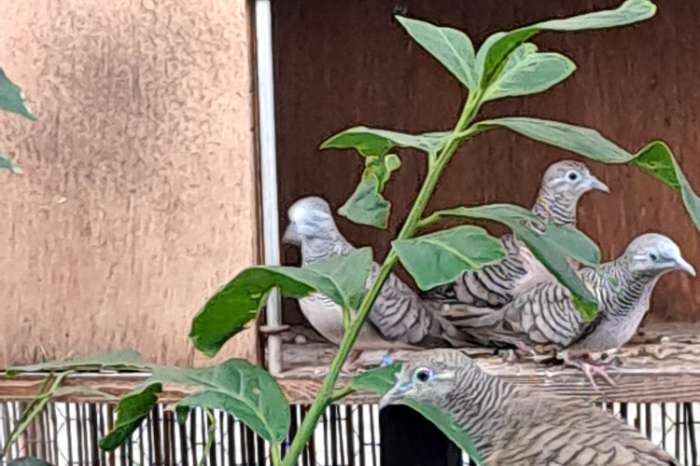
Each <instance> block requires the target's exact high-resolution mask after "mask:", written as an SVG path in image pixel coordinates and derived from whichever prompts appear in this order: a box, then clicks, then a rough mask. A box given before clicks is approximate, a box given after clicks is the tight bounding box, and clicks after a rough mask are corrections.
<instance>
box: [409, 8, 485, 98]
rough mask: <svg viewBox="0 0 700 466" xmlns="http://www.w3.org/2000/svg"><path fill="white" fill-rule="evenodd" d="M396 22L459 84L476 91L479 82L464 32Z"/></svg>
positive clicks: (424, 23) (427, 24) (418, 23)
mask: <svg viewBox="0 0 700 466" xmlns="http://www.w3.org/2000/svg"><path fill="white" fill-rule="evenodd" d="M396 19H397V20H398V22H399V23H401V26H403V27H404V29H406V32H408V34H409V35H410V36H411V37H412V38H413V39H414V40H415V41H416V42H418V43H419V44H420V45H421V47H423V48H424V49H425V50H427V51H428V52H429V53H430V54H431V55H432V56H433V57H435V58H436V59H437V61H439V62H440V63H442V65H443V66H444V67H445V68H447V69H448V70H449V71H450V73H452V74H453V75H454V77H455V78H457V79H458V80H459V81H460V82H461V83H462V84H464V85H465V86H466V87H467V88H468V89H476V88H477V86H478V84H479V80H478V76H477V71H476V68H475V66H474V46H473V45H472V41H471V40H470V39H469V37H468V36H467V35H466V34H465V33H464V32H462V31H459V30H457V29H452V28H448V27H439V26H435V25H433V24H430V23H427V22H425V21H419V20H417V19H411V18H406V17H403V16H396Z"/></svg>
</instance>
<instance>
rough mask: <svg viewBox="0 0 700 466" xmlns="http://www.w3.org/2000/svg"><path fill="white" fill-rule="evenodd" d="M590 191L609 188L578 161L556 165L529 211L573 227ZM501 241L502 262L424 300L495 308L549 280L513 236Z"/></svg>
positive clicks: (543, 181) (543, 268) (547, 172)
mask: <svg viewBox="0 0 700 466" xmlns="http://www.w3.org/2000/svg"><path fill="white" fill-rule="evenodd" d="M590 190H599V191H604V192H608V187H607V186H606V185H605V184H603V183H602V182H601V181H600V180H598V179H597V178H596V177H595V176H593V175H592V174H591V173H590V171H589V170H588V168H587V167H586V166H585V165H584V164H582V163H580V162H575V161H572V160H564V161H561V162H556V163H554V164H552V165H550V166H549V168H548V169H547V170H546V171H545V174H544V176H543V177H542V184H541V187H540V191H539V194H538V196H537V200H536V201H535V204H534V206H533V207H532V212H533V213H534V214H535V215H537V216H538V217H539V218H541V219H542V220H543V221H548V222H552V223H554V224H556V225H570V226H575V225H576V207H577V205H578V201H579V199H580V198H581V196H583V195H584V194H585V193H586V192H588V191H590ZM501 242H502V244H503V247H504V249H505V250H506V254H507V255H506V257H505V259H504V260H503V261H501V262H499V263H497V264H493V265H488V266H486V267H484V268H482V269H480V270H478V271H476V272H466V273H464V274H463V275H462V276H461V277H459V278H458V279H457V280H456V281H455V282H454V283H450V284H447V285H443V286H440V287H437V288H434V289H433V290H430V291H428V292H427V293H426V294H425V297H426V298H427V299H431V300H435V301H438V302H441V303H445V304H467V305H470V306H477V307H489V308H498V307H500V306H503V305H505V304H507V303H509V302H510V301H512V299H513V296H515V295H517V294H518V293H519V292H521V291H522V290H523V289H525V288H528V287H530V286H532V285H533V284H535V283H538V282H541V281H548V280H549V279H551V274H550V273H549V272H548V271H547V269H546V268H545V267H544V266H543V265H542V264H541V263H540V262H539V261H538V260H537V259H535V257H534V256H533V255H532V253H531V252H530V251H529V250H528V248H527V246H525V245H523V244H522V243H521V242H520V241H518V240H517V239H516V238H515V237H513V236H512V235H505V236H503V237H502V238H501Z"/></svg>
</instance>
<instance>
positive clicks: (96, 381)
mask: <svg viewBox="0 0 700 466" xmlns="http://www.w3.org/2000/svg"><path fill="white" fill-rule="evenodd" d="M295 331H296V330H295V329H292V330H291V332H295ZM303 331H304V330H302V332H303ZM699 335H700V324H693V325H682V326H681V325H676V324H671V325H668V324H661V325H659V324H655V325H653V326H651V327H650V328H648V329H646V330H644V331H643V332H642V333H641V334H640V335H638V336H637V337H635V339H634V340H633V342H632V343H630V344H629V345H627V346H625V347H624V348H623V349H622V350H621V351H619V352H618V353H616V354H614V355H610V357H612V358H614V364H616V365H617V366H618V367H616V368H613V369H610V370H609V373H610V375H611V376H612V377H613V379H614V380H615V382H616V383H617V386H615V387H612V386H608V385H606V384H605V383H602V382H601V383H600V391H597V392H596V391H594V390H592V389H591V387H590V385H589V384H588V382H587V381H586V379H585V377H584V376H583V374H582V373H581V372H580V371H579V370H577V369H572V368H565V367H563V366H562V365H560V364H556V363H554V362H551V361H550V362H547V363H542V362H533V361H524V362H504V360H503V358H501V357H500V356H496V355H494V354H493V350H491V349H486V348H468V349H464V350H463V351H465V353H467V354H469V355H470V356H471V357H472V358H474V360H475V361H476V362H477V363H478V364H479V365H480V366H481V367H482V368H483V369H484V370H486V371H487V372H489V373H491V374H494V375H497V376H500V377H503V378H505V379H506V380H508V381H510V382H513V383H516V384H523V385H528V386H532V387H533V388H536V389H538V390H546V391H549V392H552V393H557V394H560V395H566V396H575V397H580V398H582V399H586V400H590V401H614V402H631V403H635V402H637V403H657V402H668V403H672V402H686V401H699V402H700V336H699ZM335 351H336V350H335V348H333V347H331V346H330V345H328V344H324V343H318V342H308V343H307V344H305V345H299V344H289V343H287V344H285V345H284V346H283V353H284V354H285V360H284V363H285V370H284V372H283V373H282V374H281V375H280V376H279V377H278V378H277V380H278V382H279V383H280V385H281V386H282V389H283V390H284V392H285V394H286V395H287V398H288V399H289V401H290V402H291V403H294V404H310V403H311V402H312V401H313V400H314V398H315V396H316V394H317V393H318V390H319V388H320V385H321V382H322V379H323V377H324V376H325V374H326V371H327V370H328V366H329V364H330V360H331V358H332V357H333V355H334V354H335ZM412 355H413V353H412V352H410V351H398V352H395V353H393V356H394V357H395V359H396V360H398V361H402V360H407V359H410V358H411V357H412ZM382 356H383V353H382V352H381V351H367V352H365V353H364V354H363V356H362V357H361V358H360V360H359V362H358V363H357V364H358V368H357V369H353V370H352V371H350V370H347V371H344V372H343V374H342V375H341V380H340V382H339V383H340V384H342V383H343V382H345V381H347V380H348V378H349V377H351V376H353V375H355V374H357V373H359V371H361V370H364V369H367V368H370V367H376V366H377V364H378V363H379V362H380V361H381V358H382ZM43 377H44V376H43V375H37V374H24V375H21V376H20V377H18V378H15V379H7V378H5V377H2V376H0V399H18V400H27V399H31V398H32V397H34V396H35V395H36V393H37V392H38V390H39V389H40V387H41V385H42V380H43ZM144 378H145V376H143V375H133V374H131V375H129V374H99V375H98V374H89V373H80V374H77V375H72V376H70V377H68V378H67V379H66V382H65V384H66V385H71V386H76V385H86V386H89V387H91V388H95V389H98V390H101V391H103V392H106V393H111V394H113V395H115V396H117V397H118V396H121V395H123V394H125V393H126V392H128V391H129V390H131V389H132V388H133V387H134V386H135V385H136V384H137V383H140V382H142V381H143V380H144ZM193 391H194V390H193V388H191V387H178V386H168V385H166V386H165V391H164V393H163V396H162V401H163V402H165V403H170V402H173V401H176V400H178V399H180V398H181V397H183V396H186V395H188V394H191V393H193ZM62 399H66V400H70V401H87V400H93V401H94V400H95V398H94V396H85V395H80V394H71V395H70V396H66V397H63V398H62ZM377 401H378V399H377V397H376V396H375V395H373V394H370V393H363V392H358V393H354V394H352V395H351V396H349V397H347V398H345V399H344V400H343V401H342V403H352V404H360V403H376V402H377Z"/></svg>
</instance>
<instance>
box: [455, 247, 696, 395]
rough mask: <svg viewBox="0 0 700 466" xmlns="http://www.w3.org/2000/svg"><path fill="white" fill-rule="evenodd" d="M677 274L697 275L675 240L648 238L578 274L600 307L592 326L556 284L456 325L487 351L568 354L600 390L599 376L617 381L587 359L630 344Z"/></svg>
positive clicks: (468, 315) (473, 313)
mask: <svg viewBox="0 0 700 466" xmlns="http://www.w3.org/2000/svg"><path fill="white" fill-rule="evenodd" d="M673 270H680V271H684V272H686V273H688V274H690V275H693V276H694V275H695V269H694V268H693V266H692V265H690V264H689V263H688V262H687V261H686V260H685V259H684V258H683V256H682V255H681V251H680V248H679V247H678V245H676V243H674V242H673V240H671V239H670V238H668V237H667V236H664V235H661V234H658V233H647V234H643V235H641V236H638V237H637V238H635V239H634V240H633V241H632V242H631V243H630V244H629V245H628V246H627V249H626V250H625V252H624V253H623V254H622V255H621V256H620V257H618V258H617V259H616V260H614V261H611V262H607V263H605V264H601V265H600V266H599V267H598V268H592V267H583V268H581V270H579V271H578V273H579V276H580V278H581V279H582V281H583V282H584V284H585V285H586V286H587V287H588V289H589V290H590V291H591V292H592V293H593V295H594V296H595V297H596V300H597V301H598V308H599V309H598V314H597V315H596V317H595V319H594V320H593V321H592V322H586V321H584V319H583V318H582V317H581V314H580V313H579V312H578V311H577V310H576V307H575V304H574V299H573V297H572V295H571V292H570V291H569V290H568V289H567V288H565V287H564V286H563V285H561V284H559V283H558V282H556V281H555V280H551V281H549V282H541V283H538V284H536V285H534V286H533V287H531V288H530V289H529V290H527V291H526V292H524V293H522V294H520V295H518V296H516V297H515V299H514V300H513V301H512V302H510V303H509V304H507V305H506V306H503V307H502V308H500V309H495V310H485V309H483V308H472V307H467V308H465V309H462V310H461V311H460V312H461V313H462V318H461V319H457V320H454V321H452V322H453V323H454V324H455V325H456V326H457V327H458V328H459V329H460V331H461V332H462V333H464V334H467V335H469V337H471V338H472V339H474V340H476V341H478V342H479V343H481V344H484V345H489V346H491V345H495V346H501V345H506V346H515V347H517V348H520V349H528V348H530V347H531V346H535V345H546V346H554V347H556V348H559V349H562V350H565V351H563V355H564V361H565V362H566V363H567V364H570V365H574V366H577V367H579V368H580V369H582V370H583V371H584V373H585V374H586V376H587V377H588V379H589V380H590V381H591V384H592V385H593V386H594V387H595V383H594V382H593V374H595V373H597V374H599V375H601V376H602V377H604V378H605V379H606V380H608V382H610V383H612V381H611V380H610V378H609V377H608V376H607V374H606V373H605V370H604V369H603V368H602V367H600V366H596V365H594V364H591V363H589V362H586V360H585V359H586V356H587V355H588V354H589V353H599V352H604V351H609V350H613V349H617V348H619V347H621V346H622V345H624V344H625V343H627V342H628V341H629V340H630V338H632V336H633V335H634V334H635V332H636V331H637V328H638V327H639V324H640V323H641V321H642V318H643V317H644V315H645V314H646V312H647V311H648V309H649V302H650V298H651V294H652V291H653V290H654V287H655V286H656V283H657V282H658V280H659V278H660V277H661V276H662V275H664V274H665V273H667V272H671V271H673Z"/></svg>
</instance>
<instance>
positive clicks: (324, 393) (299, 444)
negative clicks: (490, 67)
mask: <svg viewBox="0 0 700 466" xmlns="http://www.w3.org/2000/svg"><path fill="white" fill-rule="evenodd" d="M480 105H481V92H480V91H479V90H477V91H476V92H474V93H470V94H469V98H468V99H467V102H466V103H465V104H464V108H463V109H462V114H461V115H460V117H459V120H458V121H457V124H456V125H455V127H454V129H453V131H452V135H451V136H450V139H449V140H448V141H447V143H446V144H445V146H444V147H443V148H442V150H441V151H440V152H439V153H437V154H436V155H430V156H429V159H428V162H429V163H428V174H427V176H426V178H425V180H424V181H423V186H421V189H420V192H419V193H418V196H417V197H416V200H415V202H414V204H413V207H412V208H411V211H410V212H409V214H408V217H407V218H406V221H405V222H404V224H403V227H402V228H401V231H400V232H399V235H398V237H397V239H408V238H410V237H412V236H413V234H414V233H415V232H416V229H417V228H418V226H419V224H420V223H421V218H422V216H423V213H424V212H425V208H426V207H427V205H428V201H429V200H430V198H431V196H432V194H433V191H435V187H436V186H437V183H438V181H439V180H440V176H441V175H442V172H443V171H444V170H445V168H446V167H447V164H448V163H449V162H450V159H451V158H452V156H453V155H454V153H455V151H456V150H457V147H459V144H460V143H461V142H463V141H464V140H465V139H466V138H467V137H468V136H469V131H467V128H469V125H470V123H471V122H472V120H473V119H474V117H475V116H476V114H477V113H478V111H479V107H480ZM397 261H398V255H397V254H396V251H394V250H393V249H392V250H391V251H389V254H387V256H386V258H385V259H384V263H382V265H381V267H380V268H379V272H378V273H377V278H376V279H375V281H374V283H373V284H372V286H371V287H370V289H369V291H368V292H367V293H366V294H365V296H364V298H363V300H362V303H361V304H360V307H359V308H358V310H357V315H356V316H355V318H354V319H353V320H352V323H351V325H350V326H349V327H347V328H346V330H345V335H344V336H343V339H342V340H341V342H340V347H339V349H338V352H337V353H336V355H335V357H334V358H333V362H332V363H331V367H330V369H329V370H328V374H327V375H326V377H325V379H324V380H323V383H322V385H321V388H320V389H319V392H318V395H317V396H316V400H315V401H314V403H313V404H312V405H311V408H310V409H309V411H308V413H307V414H306V417H305V418H304V421H303V422H302V424H301V426H299V431H298V432H297V435H296V436H295V437H294V440H293V441H292V444H291V445H290V447H289V450H288V451H287V454H286V455H285V457H284V462H283V463H282V464H283V466H293V465H295V464H296V463H297V460H298V458H299V455H300V454H301V452H302V450H303V449H304V445H306V443H307V442H308V441H309V439H310V438H311V436H312V435H313V431H314V429H315V428H316V424H317V423H318V420H319V419H320V417H321V415H323V412H324V411H325V409H326V408H327V407H328V405H329V404H330V403H331V402H333V401H334V399H339V398H338V394H341V393H343V390H342V389H341V390H339V391H334V388H335V384H336V382H337V380H338V376H339V375H340V370H341V368H342V367H343V364H345V361H346V360H347V358H348V355H349V354H350V352H351V351H352V347H353V345H354V344H355V340H357V336H358V335H359V334H360V330H361V329H362V325H363V324H364V322H365V319H367V316H368V315H369V312H370V310H371V309H372V306H373V305H374V301H375V300H376V299H377V296H378V295H379V291H380V290H381V289H382V285H383V284H384V281H385V280H386V279H387V277H389V274H390V273H391V269H392V268H393V267H394V265H396V262H397ZM346 394H347V393H346ZM343 396H345V395H343Z"/></svg>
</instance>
